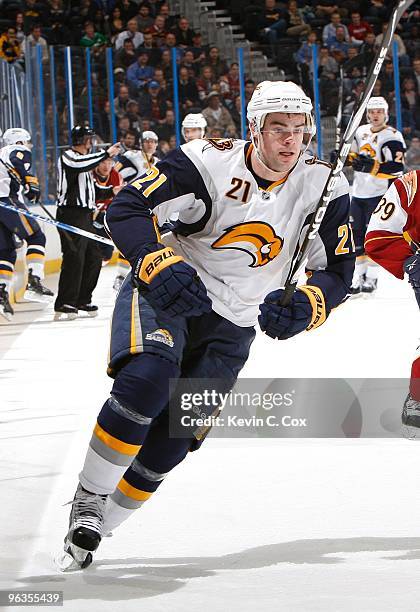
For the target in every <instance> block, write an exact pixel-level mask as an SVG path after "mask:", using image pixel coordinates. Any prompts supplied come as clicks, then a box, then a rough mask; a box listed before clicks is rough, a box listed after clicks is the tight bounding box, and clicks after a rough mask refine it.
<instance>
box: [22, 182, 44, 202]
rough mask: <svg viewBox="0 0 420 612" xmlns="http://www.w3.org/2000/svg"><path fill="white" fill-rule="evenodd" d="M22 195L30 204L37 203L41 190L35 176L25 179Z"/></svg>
mask: <svg viewBox="0 0 420 612" xmlns="http://www.w3.org/2000/svg"><path fill="white" fill-rule="evenodd" d="M25 181H26V182H25V189H24V192H23V193H24V195H25V197H27V198H28V200H29V201H30V202H32V204H36V203H37V202H39V199H40V197H41V190H40V188H39V182H38V179H37V178H36V177H35V176H27V177H26V179H25Z"/></svg>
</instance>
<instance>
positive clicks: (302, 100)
mask: <svg viewBox="0 0 420 612" xmlns="http://www.w3.org/2000/svg"><path fill="white" fill-rule="evenodd" d="M268 113H291V114H292V113H296V114H300V113H303V114H304V115H305V123H306V128H307V134H308V135H309V138H306V139H305V145H306V147H307V146H308V145H309V143H310V141H311V139H312V137H313V136H314V135H315V132H316V127H315V123H314V119H313V116H312V102H311V99H310V98H308V96H307V95H306V94H305V92H304V91H303V89H301V88H300V87H299V85H296V83H293V82H292V81H263V82H262V83H259V85H257V87H256V88H255V90H254V93H253V94H252V97H251V99H250V101H249V102H248V107H247V118H248V121H249V125H250V128H251V134H253V135H255V134H259V133H260V132H261V129H262V127H263V125H264V121H265V118H266V116H267V115H268Z"/></svg>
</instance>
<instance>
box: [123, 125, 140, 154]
mask: <svg viewBox="0 0 420 612" xmlns="http://www.w3.org/2000/svg"><path fill="white" fill-rule="evenodd" d="M121 144H122V146H123V149H124V150H126V151H127V150H129V149H137V147H138V137H137V133H136V132H135V131H134V130H127V132H126V133H125V135H124V137H123V138H122V140H121Z"/></svg>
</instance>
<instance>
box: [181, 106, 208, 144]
mask: <svg viewBox="0 0 420 612" xmlns="http://www.w3.org/2000/svg"><path fill="white" fill-rule="evenodd" d="M206 127H207V121H206V118H205V117H204V115H203V114H202V113H189V114H188V115H185V117H184V120H183V122H182V130H181V132H182V136H183V137H184V139H185V140H186V138H185V128H187V129H194V128H198V129H200V130H201V138H204V134H205V131H206Z"/></svg>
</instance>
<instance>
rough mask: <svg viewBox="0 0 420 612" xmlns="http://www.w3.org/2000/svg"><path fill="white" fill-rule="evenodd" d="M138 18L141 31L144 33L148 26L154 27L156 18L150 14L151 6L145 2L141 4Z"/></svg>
mask: <svg viewBox="0 0 420 612" xmlns="http://www.w3.org/2000/svg"><path fill="white" fill-rule="evenodd" d="M136 19H137V26H138V29H139V32H143V33H144V32H145V31H146V30H147V29H148V28H150V27H152V25H153V21H154V20H153V17H152V16H151V14H150V6H149V5H148V4H146V3H145V2H143V3H142V4H140V6H139V10H138V13H137V15H136Z"/></svg>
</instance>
